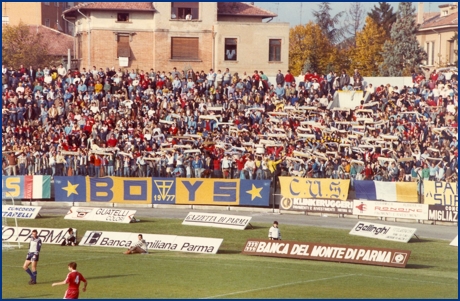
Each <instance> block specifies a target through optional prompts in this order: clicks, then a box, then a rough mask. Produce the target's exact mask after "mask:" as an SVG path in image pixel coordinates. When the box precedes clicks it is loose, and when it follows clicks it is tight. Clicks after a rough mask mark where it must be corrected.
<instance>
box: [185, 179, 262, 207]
mask: <svg viewBox="0 0 460 301" xmlns="http://www.w3.org/2000/svg"><path fill="white" fill-rule="evenodd" d="M176 196H177V198H176V204H182V205H222V206H268V205H269V196H270V181H263V180H239V179H190V178H177V179H176Z"/></svg>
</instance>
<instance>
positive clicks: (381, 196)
mask: <svg viewBox="0 0 460 301" xmlns="http://www.w3.org/2000/svg"><path fill="white" fill-rule="evenodd" d="M353 185H354V187H355V192H356V198H357V199H364V200H369V201H376V200H383V201H389V202H402V203H418V196H417V183H416V182H382V181H358V180H355V181H354V182H353Z"/></svg>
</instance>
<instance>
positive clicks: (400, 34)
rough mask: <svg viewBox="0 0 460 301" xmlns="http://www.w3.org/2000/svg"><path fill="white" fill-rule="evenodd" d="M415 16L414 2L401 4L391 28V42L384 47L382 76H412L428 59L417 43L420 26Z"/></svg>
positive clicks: (388, 41)
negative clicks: (413, 71) (414, 70)
mask: <svg viewBox="0 0 460 301" xmlns="http://www.w3.org/2000/svg"><path fill="white" fill-rule="evenodd" d="M414 15H415V8H414V7H413V6H412V2H401V3H399V6H398V11H397V15H396V22H395V23H394V24H393V26H392V27H391V32H390V37H391V40H387V41H386V42H385V44H384V46H383V52H382V57H383V63H382V64H381V65H380V68H379V69H380V74H381V75H383V76H402V75H410V74H411V70H412V69H417V68H418V66H419V65H420V63H421V62H422V61H423V60H426V59H427V54H426V52H425V51H424V50H423V49H422V48H421V47H420V45H419V43H418V41H417V37H416V32H417V30H418V27H419V25H417V23H416V20H415V18H414Z"/></svg>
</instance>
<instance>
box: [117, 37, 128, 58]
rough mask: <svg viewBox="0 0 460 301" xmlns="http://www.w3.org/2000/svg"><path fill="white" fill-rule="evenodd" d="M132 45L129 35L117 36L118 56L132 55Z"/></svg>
mask: <svg viewBox="0 0 460 301" xmlns="http://www.w3.org/2000/svg"><path fill="white" fill-rule="evenodd" d="M130 56H131V47H129V35H118V37H117V57H130Z"/></svg>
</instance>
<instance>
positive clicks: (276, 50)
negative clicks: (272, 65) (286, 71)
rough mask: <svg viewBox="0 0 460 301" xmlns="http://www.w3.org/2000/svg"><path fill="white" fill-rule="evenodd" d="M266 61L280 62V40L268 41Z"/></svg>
mask: <svg viewBox="0 0 460 301" xmlns="http://www.w3.org/2000/svg"><path fill="white" fill-rule="evenodd" d="M268 60H269V61H270V62H281V39H270V43H269V50H268Z"/></svg>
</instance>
